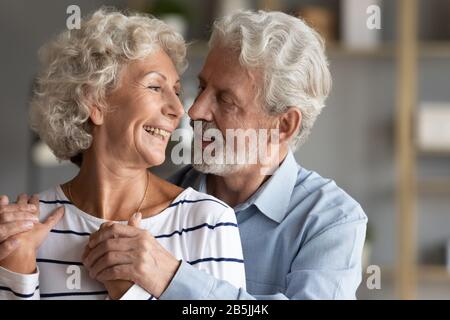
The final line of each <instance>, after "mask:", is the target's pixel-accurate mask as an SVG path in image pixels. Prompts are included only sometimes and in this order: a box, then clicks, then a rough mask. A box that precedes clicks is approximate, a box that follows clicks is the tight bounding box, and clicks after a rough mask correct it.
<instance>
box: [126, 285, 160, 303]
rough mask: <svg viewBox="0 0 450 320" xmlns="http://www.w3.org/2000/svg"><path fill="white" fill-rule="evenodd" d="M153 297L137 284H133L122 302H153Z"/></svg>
mask: <svg viewBox="0 0 450 320" xmlns="http://www.w3.org/2000/svg"><path fill="white" fill-rule="evenodd" d="M152 299H153V296H152V295H151V294H150V293H148V292H147V291H145V290H144V289H143V288H142V287H140V286H138V285H137V284H133V285H132V286H131V288H130V289H128V291H127V292H125V294H124V295H123V296H122V297H121V298H120V300H152Z"/></svg>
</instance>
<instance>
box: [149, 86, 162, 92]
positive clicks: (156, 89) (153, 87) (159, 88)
mask: <svg viewBox="0 0 450 320" xmlns="http://www.w3.org/2000/svg"><path fill="white" fill-rule="evenodd" d="M147 88H149V89H150V90H153V91H155V92H159V91H161V87H158V86H148V87H147Z"/></svg>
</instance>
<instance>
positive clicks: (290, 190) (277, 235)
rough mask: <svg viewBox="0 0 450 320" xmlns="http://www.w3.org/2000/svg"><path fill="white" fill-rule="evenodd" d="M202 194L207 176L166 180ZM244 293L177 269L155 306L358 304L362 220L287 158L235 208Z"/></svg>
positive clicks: (188, 174)
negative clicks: (187, 302)
mask: <svg viewBox="0 0 450 320" xmlns="http://www.w3.org/2000/svg"><path fill="white" fill-rule="evenodd" d="M170 180H171V181H172V182H173V183H175V184H178V185H179V186H182V187H185V188H186V187H189V186H191V187H194V188H196V189H197V190H199V191H201V192H204V193H206V191H207V189H206V175H205V174H202V173H199V172H198V171H196V170H194V169H193V168H192V167H190V166H188V167H185V168H182V169H181V170H180V171H179V172H177V173H176V174H175V175H174V176H173V177H172V178H171V179H170ZM234 210H235V212H236V217H237V221H238V225H239V231H240V235H241V240H242V247H243V252H244V263H245V271H246V277H247V291H244V290H242V289H238V288H235V287H233V286H232V285H230V284H229V283H227V282H225V281H221V280H218V279H215V278H213V277H212V276H210V275H208V274H206V273H205V272H203V271H200V270H198V269H195V268H194V267H192V266H191V265H189V264H188V263H186V262H182V263H181V265H180V267H179V269H178V271H177V273H176V274H175V276H174V278H173V279H172V281H171V283H170V284H169V286H168V288H167V289H166V290H165V292H164V293H163V294H162V295H161V297H160V299H194V300H196V299H230V300H236V299H355V293H356V289H357V288H358V286H359V284H360V282H361V274H362V270H361V255H362V249H363V245H364V240H365V234H366V224H367V217H366V215H365V214H364V211H363V209H362V208H361V206H360V205H359V204H358V203H357V202H356V201H355V200H354V199H353V198H351V197H350V196H349V195H348V194H347V193H346V192H345V191H343V190H342V189H341V188H339V187H338V186H337V185H336V183H335V182H334V181H332V180H329V179H325V178H323V177H321V176H320V175H318V174H317V173H315V172H313V171H309V170H307V169H305V168H302V167H301V166H300V165H299V164H297V162H296V161H295V159H294V156H293V154H292V153H291V152H289V153H288V155H287V156H286V158H285V159H284V161H283V162H282V163H281V165H280V167H279V168H278V169H277V170H276V171H275V172H274V174H273V175H272V176H271V177H270V178H269V179H268V180H267V181H266V182H265V183H264V184H263V185H262V186H261V187H260V188H259V189H258V190H257V192H256V193H255V194H254V195H253V196H251V197H250V198H249V199H248V200H247V201H246V202H244V203H242V204H240V205H238V206H236V207H235V208H234Z"/></svg>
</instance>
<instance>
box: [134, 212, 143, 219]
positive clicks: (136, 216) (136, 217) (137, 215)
mask: <svg viewBox="0 0 450 320" xmlns="http://www.w3.org/2000/svg"><path fill="white" fill-rule="evenodd" d="M141 217H142V213H140V212H136V213H135V214H134V215H133V218H134V219H140V218H141Z"/></svg>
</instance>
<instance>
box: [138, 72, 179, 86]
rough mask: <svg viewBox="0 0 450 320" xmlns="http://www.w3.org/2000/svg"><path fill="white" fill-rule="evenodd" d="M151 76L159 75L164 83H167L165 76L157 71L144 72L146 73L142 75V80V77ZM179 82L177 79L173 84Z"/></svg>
mask: <svg viewBox="0 0 450 320" xmlns="http://www.w3.org/2000/svg"><path fill="white" fill-rule="evenodd" d="M151 74H157V75H159V76H160V77H161V78H163V79H164V80H165V81H167V77H166V76H165V75H163V74H162V73H161V72H158V71H149V72H146V73H144V74H143V75H142V78H144V77H146V76H148V75H151ZM179 82H180V79H177V81H176V82H175V83H179Z"/></svg>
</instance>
